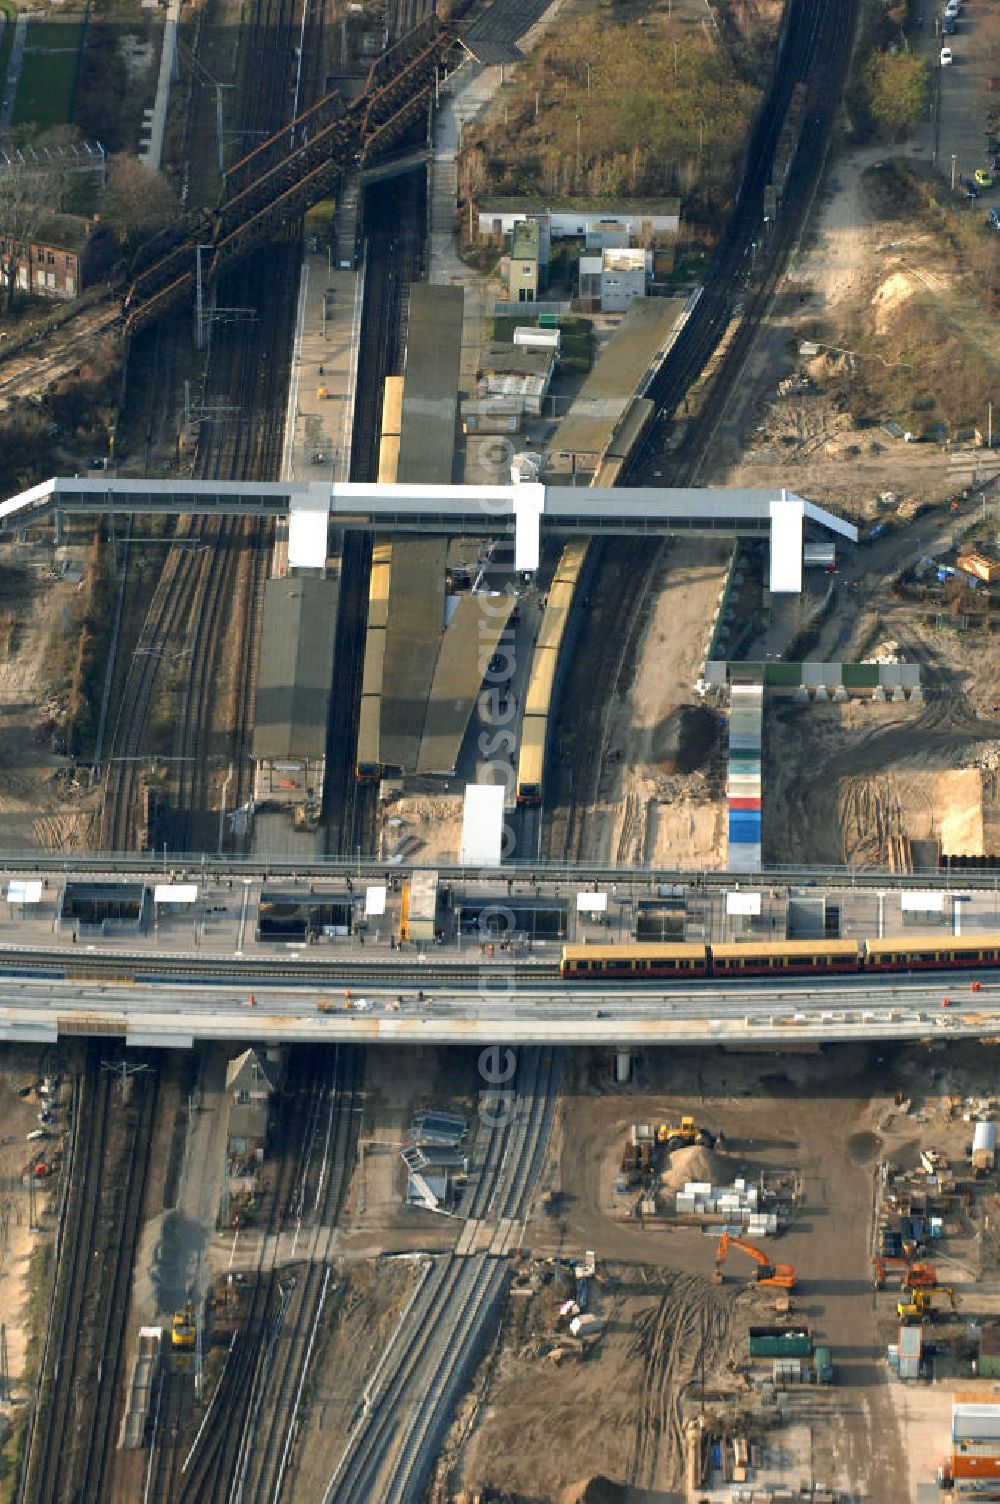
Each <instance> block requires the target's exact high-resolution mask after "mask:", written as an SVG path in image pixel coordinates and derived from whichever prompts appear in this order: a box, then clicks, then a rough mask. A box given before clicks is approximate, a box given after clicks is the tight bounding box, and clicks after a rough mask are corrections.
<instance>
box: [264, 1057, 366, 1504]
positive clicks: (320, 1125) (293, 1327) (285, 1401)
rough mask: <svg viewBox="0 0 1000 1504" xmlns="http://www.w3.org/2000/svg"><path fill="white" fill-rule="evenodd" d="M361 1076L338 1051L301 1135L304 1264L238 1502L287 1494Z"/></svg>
mask: <svg viewBox="0 0 1000 1504" xmlns="http://www.w3.org/2000/svg"><path fill="white" fill-rule="evenodd" d="M363 1081H364V1058H363V1055H362V1052H361V1051H360V1050H357V1049H350V1048H341V1049H340V1050H338V1051H337V1053H336V1058H335V1063H334V1084H333V1089H332V1091H331V1093H330V1096H329V1099H328V1100H327V1101H326V1102H324V1103H323V1104H322V1105H323V1111H322V1113H320V1114H319V1115H318V1116H317V1120H316V1123H315V1125H314V1131H313V1133H312V1134H311V1135H310V1136H309V1138H308V1139H307V1144H308V1147H309V1151H310V1152H309V1154H308V1157H307V1159H306V1162H305V1164H304V1166H303V1173H302V1177H301V1181H300V1186H299V1196H298V1201H297V1209H296V1213H295V1215H296V1219H297V1223H298V1225H299V1227H300V1228H303V1229H304V1232H303V1234H302V1243H303V1245H304V1246H303V1254H304V1258H305V1263H304V1265H302V1266H300V1267H299V1268H298V1270H297V1271H296V1273H295V1275H294V1279H295V1287H294V1290H293V1294H292V1298H291V1299H290V1301H289V1308H288V1319H287V1322H286V1336H285V1338H284V1340H283V1341H282V1342H280V1343H279V1344H278V1346H277V1348H276V1350H275V1353H274V1360H273V1363H272V1366H271V1369H270V1371H269V1373H268V1375H267V1386H266V1390H265V1392H264V1395H263V1404H262V1407H261V1410H262V1414H261V1419H260V1421H259V1423H258V1425H257V1426H256V1427H255V1431H254V1434H253V1437H252V1438H251V1439H250V1442H249V1444H248V1446H247V1448H246V1452H245V1456H246V1459H247V1468H246V1481H245V1484H244V1486H243V1488H242V1491H241V1493H240V1495H239V1497H240V1499H241V1501H244V1504H280V1501H281V1500H282V1499H294V1497H295V1482H294V1479H295V1465H296V1461H297V1457H296V1452H295V1442H296V1439H297V1436H298V1433H299V1428H300V1424H301V1406H302V1398H303V1393H304V1390H305V1386H306V1383H307V1380H308V1378H309V1371H310V1363H311V1360H312V1357H313V1353H314V1350H315V1343H316V1338H317V1335H318V1332H319V1329H320V1326H321V1323H322V1319H323V1315H324V1312H325V1309H326V1306H327V1303H328V1301H329V1300H330V1299H331V1298H332V1292H331V1288H330V1287H331V1282H332V1271H331V1268H330V1264H329V1257H330V1253H331V1248H332V1243H333V1234H334V1230H335V1228H336V1225H337V1220H338V1218H339V1216H340V1211H341V1207H342V1205H343V1200H344V1196H345V1194H346V1191H347V1185H348V1181H349V1179H350V1175H351V1171H352V1168H353V1165H354V1159H355V1154H356V1150H357V1137H358V1109H359V1107H360V1104H361V1095H362V1088H363Z"/></svg>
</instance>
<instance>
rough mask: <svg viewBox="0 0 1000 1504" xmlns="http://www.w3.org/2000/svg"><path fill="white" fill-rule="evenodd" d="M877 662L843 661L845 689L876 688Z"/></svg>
mask: <svg viewBox="0 0 1000 1504" xmlns="http://www.w3.org/2000/svg"><path fill="white" fill-rule="evenodd" d="M878 669H879V666H878V664H877V663H845V664H844V666H843V669H842V671H841V672H842V674H843V680H844V688H845V689H877V688H878Z"/></svg>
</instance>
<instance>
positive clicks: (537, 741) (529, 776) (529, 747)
mask: <svg viewBox="0 0 1000 1504" xmlns="http://www.w3.org/2000/svg"><path fill="white" fill-rule="evenodd" d="M548 725H549V718H548V716H545V715H526V716H525V717H524V720H523V721H522V722H521V746H520V750H519V752H518V758H517V802H518V804H538V803H540V802H541V798H542V772H543V769H544V766H545V738H546V734H547V732H548Z"/></svg>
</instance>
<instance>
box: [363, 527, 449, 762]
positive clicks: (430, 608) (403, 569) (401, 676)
mask: <svg viewBox="0 0 1000 1504" xmlns="http://www.w3.org/2000/svg"><path fill="white" fill-rule="evenodd" d="M447 552H448V544H447V540H446V539H445V538H425V539H413V538H398V539H397V540H396V542H395V543H394V544H393V547H392V572H391V574H390V576H389V621H388V626H387V627H386V633H385V658H384V662H383V669H382V708H381V723H380V727H379V753H380V759H381V761H382V763H383V764H384V765H385V766H386V767H390V768H402V769H403V770H404V771H407V772H412V771H413V770H414V769H415V768H416V765H417V758H418V756H419V752H420V739H421V736H422V734H423V729H424V718H425V716H426V713H427V701H428V698H429V696H430V692H431V683H432V681H433V677H434V666H435V664H436V662H437V656H438V650H439V648H440V645H441V635H442V633H443V631H444V585H445V562H446V558H447Z"/></svg>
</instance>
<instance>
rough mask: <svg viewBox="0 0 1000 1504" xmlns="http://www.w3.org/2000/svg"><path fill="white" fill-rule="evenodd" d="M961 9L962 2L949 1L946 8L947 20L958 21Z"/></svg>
mask: <svg viewBox="0 0 1000 1504" xmlns="http://www.w3.org/2000/svg"><path fill="white" fill-rule="evenodd" d="M961 9H962V6H961V3H960V0H948V4H947V5H946V6H945V8H944V14H945V18H946V19H947V20H949V21H954V20H956V19H957V17H958V14H959V11H960V10H961Z"/></svg>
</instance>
